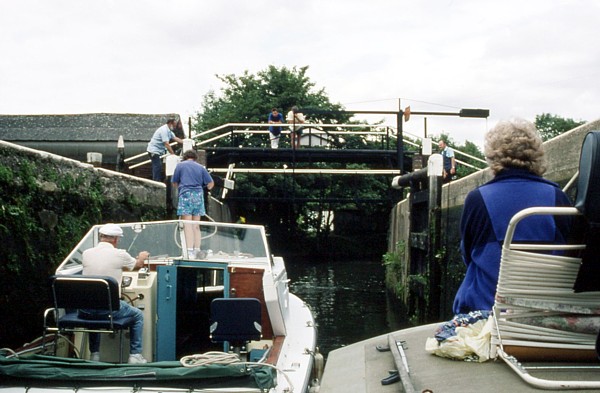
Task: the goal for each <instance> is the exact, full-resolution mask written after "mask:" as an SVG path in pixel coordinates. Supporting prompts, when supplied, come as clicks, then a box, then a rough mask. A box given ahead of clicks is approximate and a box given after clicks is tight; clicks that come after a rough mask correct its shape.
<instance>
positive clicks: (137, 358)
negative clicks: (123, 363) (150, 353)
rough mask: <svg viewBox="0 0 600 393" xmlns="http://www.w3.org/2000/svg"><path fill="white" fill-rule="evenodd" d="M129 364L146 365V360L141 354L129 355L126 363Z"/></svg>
mask: <svg viewBox="0 0 600 393" xmlns="http://www.w3.org/2000/svg"><path fill="white" fill-rule="evenodd" d="M127 363H129V364H143V363H148V361H147V360H146V359H144V357H143V356H142V354H141V353H134V354H131V355H129V360H128V361H127Z"/></svg>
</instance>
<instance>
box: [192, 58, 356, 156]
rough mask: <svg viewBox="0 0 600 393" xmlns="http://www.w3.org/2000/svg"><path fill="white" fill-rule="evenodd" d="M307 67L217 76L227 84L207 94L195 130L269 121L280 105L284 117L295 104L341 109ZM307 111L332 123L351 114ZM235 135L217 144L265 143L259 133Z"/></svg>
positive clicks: (305, 107) (306, 107)
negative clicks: (308, 73)
mask: <svg viewBox="0 0 600 393" xmlns="http://www.w3.org/2000/svg"><path fill="white" fill-rule="evenodd" d="M307 70H308V66H305V67H300V68H296V67H293V68H287V67H281V68H277V67H275V66H272V65H271V66H269V67H268V68H267V69H265V70H263V71H259V72H258V73H256V74H250V73H249V72H248V71H245V72H244V73H243V74H242V75H240V76H236V75H233V74H231V75H224V76H223V75H216V77H217V78H218V79H219V80H220V81H221V82H223V84H224V85H225V86H224V87H223V88H222V89H221V92H220V94H219V95H217V93H215V92H214V91H209V92H208V93H207V94H206V95H205V96H204V100H203V103H202V107H201V109H200V111H198V113H197V114H196V117H195V123H194V125H193V129H194V130H195V131H196V132H202V131H206V130H209V129H212V128H215V127H218V126H221V125H224V124H227V123H266V122H267V118H268V116H269V113H270V112H271V109H272V108H278V109H279V111H280V112H281V113H282V114H283V116H284V119H285V115H286V113H287V112H288V111H289V110H290V108H291V107H292V106H294V105H296V106H298V107H299V108H301V109H302V110H304V111H305V112H307V111H309V110H310V111H318V110H328V111H339V110H342V106H341V105H340V104H334V103H332V102H330V101H329V98H328V97H327V95H326V94H325V90H324V89H318V90H317V89H315V84H314V83H313V82H311V81H310V79H309V77H308V76H307V75H306V73H307ZM305 114H307V116H308V117H309V118H310V120H311V121H313V122H323V123H332V122H333V121H334V120H335V121H337V122H341V121H345V120H347V119H348V116H341V115H339V114H338V115H333V114H323V113H320V114H318V113H313V114H308V113H305ZM212 136H214V135H210V136H208V137H212ZM235 138H236V139H235V140H234V141H231V140H219V141H217V142H216V145H218V146H221V145H227V144H231V143H233V145H234V146H237V145H240V144H243V145H244V146H263V145H264V143H265V137H264V136H260V135H237V136H235ZM280 143H281V142H280Z"/></svg>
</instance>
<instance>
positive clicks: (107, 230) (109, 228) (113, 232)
mask: <svg viewBox="0 0 600 393" xmlns="http://www.w3.org/2000/svg"><path fill="white" fill-rule="evenodd" d="M99 232H100V234H101V235H106V236H119V237H121V236H123V230H122V229H121V227H120V226H118V225H116V224H106V225H103V226H102V227H101V228H100V230H99Z"/></svg>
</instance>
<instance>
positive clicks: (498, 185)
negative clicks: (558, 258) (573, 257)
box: [453, 168, 571, 314]
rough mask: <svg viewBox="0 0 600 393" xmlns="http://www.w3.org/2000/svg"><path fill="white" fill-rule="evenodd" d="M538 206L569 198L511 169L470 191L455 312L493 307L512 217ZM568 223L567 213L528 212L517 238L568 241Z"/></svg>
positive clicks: (562, 202) (562, 203) (541, 180)
mask: <svg viewBox="0 0 600 393" xmlns="http://www.w3.org/2000/svg"><path fill="white" fill-rule="evenodd" d="M534 206H571V203H570V201H569V198H568V197H567V196H566V195H565V194H564V193H563V192H562V190H561V189H560V188H558V185H556V184H555V183H553V182H551V181H548V180H546V179H544V178H542V177H540V176H537V175H534V174H532V173H531V172H528V171H526V170H522V169H512V168H510V169H505V170H503V171H502V172H500V173H498V174H497V175H496V177H495V178H494V179H493V180H491V181H489V182H488V183H486V184H484V185H482V186H481V187H479V188H477V189H475V190H473V191H471V192H470V193H469V194H468V195H467V198H466V199H465V204H464V208H463V214H462V218H461V223H460V232H461V244H460V248H461V253H462V257H463V261H464V263H465V264H466V265H467V272H466V274H465V278H464V279H463V282H462V284H461V285H460V287H459V289H458V292H457V293H456V297H455V298H454V306H453V312H454V313H455V314H462V313H468V312H470V311H475V310H491V309H492V306H493V305H494V296H495V294H496V285H497V283H498V272H499V270H500V255H501V253H502V242H503V241H504V236H505V234H506V228H507V227H508V222H509V221H510V219H511V218H512V216H513V215H514V214H515V213H517V212H519V211H520V210H523V209H525V208H528V207H534ZM569 222H570V219H569V218H567V217H564V216H557V217H555V218H554V217H551V216H533V217H527V218H526V219H524V220H523V221H521V223H520V224H519V225H518V226H517V230H516V232H515V236H514V240H516V241H531V242H541V241H544V242H557V243H560V242H564V240H565V238H566V236H567V232H568V227H569Z"/></svg>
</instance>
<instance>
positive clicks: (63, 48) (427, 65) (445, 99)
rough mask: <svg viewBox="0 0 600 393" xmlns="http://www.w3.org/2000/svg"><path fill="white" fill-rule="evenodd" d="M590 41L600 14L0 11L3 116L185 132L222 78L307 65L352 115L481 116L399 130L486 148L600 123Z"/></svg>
mask: <svg viewBox="0 0 600 393" xmlns="http://www.w3.org/2000/svg"><path fill="white" fill-rule="evenodd" d="M599 39H600V1H599V0H571V1H565V0H519V1H515V0H504V1H485V0H469V1H460V0H454V1H453V0H429V1H418V0H416V1H405V0H366V1H365V0H333V1H332V0H329V1H328V0H297V1H285V0H282V1H271V0H252V1H250V0H232V1H228V0H211V1H208V0H195V1H191V0H190V1H178V0H175V1H173V0H170V1H156V0H138V1H130V0H119V1H117V0H115V1H109V0H105V1H103V0H95V1H82V0H62V1H56V0H18V1H3V2H2V5H0V50H1V60H0V113H1V114H70V113H97V112H115V113H169V112H175V113H180V114H181V115H182V116H184V117H185V118H187V117H188V116H190V115H193V114H194V113H195V112H196V111H197V110H198V109H199V108H200V106H201V103H202V98H203V96H204V95H205V94H206V93H207V92H208V91H209V90H211V89H212V90H215V91H219V90H220V88H221V87H222V86H221V84H220V82H219V80H218V79H217V78H216V77H215V75H216V74H219V75H225V74H235V75H241V74H242V73H243V72H244V71H245V70H248V71H249V72H251V73H256V72H258V71H260V70H264V69H265V68H267V67H268V66H269V65H274V66H277V67H282V66H286V67H294V66H297V67H302V66H306V65H307V66H309V71H308V76H309V77H310V79H311V80H312V81H313V82H314V83H316V87H317V88H324V89H325V91H326V93H327V94H328V96H329V98H330V99H331V101H333V102H337V103H341V104H342V105H344V106H345V107H346V109H349V110H385V111H387V110H391V111H395V110H398V108H399V107H402V108H404V107H406V106H409V105H410V107H411V109H412V111H435V112H457V111H458V110H459V109H460V108H485V109H489V110H490V117H489V119H487V120H483V119H459V118H457V117H449V116H443V117H439V116H427V121H426V122H425V120H424V119H423V116H413V117H411V119H410V121H409V122H408V123H406V124H405V125H404V130H405V131H407V132H410V133H414V134H416V135H423V132H424V126H425V123H426V124H427V130H428V134H430V135H437V134H439V133H440V132H442V131H444V132H447V133H449V134H450V135H451V136H452V137H453V138H454V139H455V140H456V141H458V142H462V141H464V140H470V141H473V142H475V143H477V144H481V141H482V136H483V134H484V133H485V131H487V130H488V129H489V128H491V127H492V126H493V125H494V124H495V123H496V122H497V121H498V120H500V119H506V118H511V117H522V118H525V119H528V120H532V121H533V120H534V119H535V115H537V114H541V113H552V114H556V115H559V116H562V117H566V118H573V119H575V120H588V121H590V120H596V119H599V118H600V105H599V104H600V45H599V44H598V42H599ZM266 115H267V114H265V117H266ZM381 118H382V117H381V116H375V117H373V116H372V117H369V118H368V119H369V120H372V121H376V120H379V119H381ZM235 120H236V119H232V121H235ZM390 125H394V122H392V121H391V119H390Z"/></svg>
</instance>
